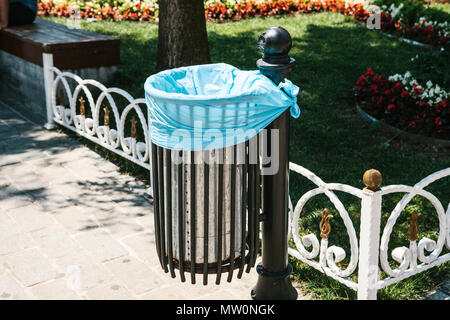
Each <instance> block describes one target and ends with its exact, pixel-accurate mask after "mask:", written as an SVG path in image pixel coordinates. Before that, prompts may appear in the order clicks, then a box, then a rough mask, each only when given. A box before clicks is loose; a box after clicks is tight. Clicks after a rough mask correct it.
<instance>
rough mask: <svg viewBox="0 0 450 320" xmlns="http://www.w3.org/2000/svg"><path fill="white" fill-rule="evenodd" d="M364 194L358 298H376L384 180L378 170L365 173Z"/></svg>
mask: <svg viewBox="0 0 450 320" xmlns="http://www.w3.org/2000/svg"><path fill="white" fill-rule="evenodd" d="M363 181H364V184H365V185H366V188H364V189H363V196H362V202H361V227H360V240H359V269H358V300H376V299H377V287H376V286H377V282H378V278H379V268H378V260H379V252H380V250H379V247H380V224H381V199H382V196H381V193H380V192H379V190H380V189H379V186H380V184H381V181H382V177H381V173H380V172H379V171H378V170H375V169H370V170H367V171H366V172H365V173H364V176H363Z"/></svg>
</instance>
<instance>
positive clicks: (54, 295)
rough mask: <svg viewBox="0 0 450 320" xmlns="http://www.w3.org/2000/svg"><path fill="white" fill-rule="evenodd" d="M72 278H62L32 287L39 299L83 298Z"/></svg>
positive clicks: (33, 292)
mask: <svg viewBox="0 0 450 320" xmlns="http://www.w3.org/2000/svg"><path fill="white" fill-rule="evenodd" d="M74 286H75V287H76V284H73V283H71V281H70V279H67V278H60V279H56V280H52V281H50V282H46V283H42V284H38V285H35V286H33V287H31V292H32V294H33V295H34V296H35V297H36V298H37V299H39V300H81V297H80V296H79V295H78V294H77V293H76V292H75V290H74Z"/></svg>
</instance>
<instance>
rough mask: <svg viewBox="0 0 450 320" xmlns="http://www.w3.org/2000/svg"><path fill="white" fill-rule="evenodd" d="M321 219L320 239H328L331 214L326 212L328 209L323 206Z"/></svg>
mask: <svg viewBox="0 0 450 320" xmlns="http://www.w3.org/2000/svg"><path fill="white" fill-rule="evenodd" d="M321 214H322V220H320V225H319V226H320V236H321V237H322V239H328V236H329V235H330V232H331V225H330V220H331V219H332V218H333V216H332V215H331V214H328V210H327V209H326V208H325V209H323V211H322V213H321Z"/></svg>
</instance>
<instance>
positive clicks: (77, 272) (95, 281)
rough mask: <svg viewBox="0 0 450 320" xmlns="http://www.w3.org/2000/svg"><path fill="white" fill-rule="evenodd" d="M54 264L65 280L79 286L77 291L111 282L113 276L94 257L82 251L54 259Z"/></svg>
mask: <svg viewBox="0 0 450 320" xmlns="http://www.w3.org/2000/svg"><path fill="white" fill-rule="evenodd" d="M55 262H56V264H57V265H58V266H59V267H60V268H61V269H62V270H64V273H65V274H66V277H67V278H70V279H72V282H73V283H74V284H77V285H79V290H87V289H90V288H94V287H96V286H99V285H103V284H105V283H109V282H110V281H113V274H112V273H111V272H110V271H109V270H108V269H107V268H105V267H104V266H103V265H102V264H101V263H100V262H99V261H98V260H96V259H95V257H92V256H90V255H88V254H87V253H85V252H83V251H75V252H73V253H72V254H69V255H66V256H64V257H61V258H58V259H56V260H55Z"/></svg>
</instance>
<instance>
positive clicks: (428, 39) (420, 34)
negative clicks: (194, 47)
mask: <svg viewBox="0 0 450 320" xmlns="http://www.w3.org/2000/svg"><path fill="white" fill-rule="evenodd" d="M377 8H378V9H379V10H383V11H382V12H381V13H380V12H379V13H380V15H381V29H382V30H383V31H384V32H388V33H393V34H396V35H398V36H401V37H404V38H407V39H411V40H415V41H418V42H422V43H427V44H431V45H434V46H447V45H448V42H449V29H450V25H449V23H448V22H447V21H446V22H437V21H427V19H426V18H423V17H422V18H421V20H419V21H417V22H414V23H407V22H404V21H403V20H404V18H403V19H402V15H399V18H398V19H396V18H395V16H396V15H397V13H398V10H397V9H398V8H396V7H395V6H391V7H389V8H388V7H386V6H383V7H382V8H381V7H377ZM322 11H332V12H339V13H342V14H344V15H347V16H352V17H353V18H355V19H356V20H359V21H362V22H365V21H366V20H367V19H368V18H369V17H370V15H371V13H370V12H368V11H367V10H366V8H365V7H364V4H363V3H361V2H354V1H351V0H347V1H345V0H252V1H250V0H207V1H205V16H206V19H207V20H216V21H222V20H240V19H246V18H249V17H259V16H271V15H280V14H299V13H311V12H322ZM38 14H39V15H40V16H48V15H49V16H59V17H70V16H74V15H75V16H77V17H79V18H81V19H94V20H113V21H120V20H131V21H148V20H154V19H156V18H157V17H158V3H157V0H134V1H133V0H94V1H90V2H86V1H84V0H76V1H68V0H39V4H38Z"/></svg>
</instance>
